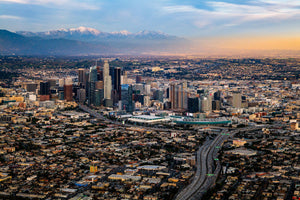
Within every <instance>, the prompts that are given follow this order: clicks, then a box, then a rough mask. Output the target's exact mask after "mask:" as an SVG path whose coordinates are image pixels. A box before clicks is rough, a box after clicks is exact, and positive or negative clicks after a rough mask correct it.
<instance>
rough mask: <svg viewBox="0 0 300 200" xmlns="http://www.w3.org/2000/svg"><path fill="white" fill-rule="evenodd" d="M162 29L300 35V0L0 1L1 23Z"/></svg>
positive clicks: (189, 33) (191, 33)
mask: <svg viewBox="0 0 300 200" xmlns="http://www.w3.org/2000/svg"><path fill="white" fill-rule="evenodd" d="M79 26H86V27H91V28H95V29H98V30H100V31H105V32H112V31H121V30H128V31H130V32H138V31H141V30H153V31H162V32H165V33H168V34H170V35H177V36H181V37H192V38H198V37H199V38H201V37H227V36H237V37H240V36H243V37H245V36H249V35H251V36H253V35H254V36H268V35H272V36H280V37H281V36H282V37H286V36H289V37H299V35H300V0H240V1H237V0H216V1H213V0H84V1H79V0H0V28H1V29H8V30H10V31H19V30H27V31H46V30H54V29H59V28H76V27H79Z"/></svg>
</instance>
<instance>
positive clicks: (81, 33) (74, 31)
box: [16, 26, 178, 41]
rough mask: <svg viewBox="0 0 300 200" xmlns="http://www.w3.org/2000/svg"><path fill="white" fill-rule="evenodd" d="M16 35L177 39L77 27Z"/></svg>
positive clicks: (86, 38) (140, 33)
mask: <svg viewBox="0 0 300 200" xmlns="http://www.w3.org/2000/svg"><path fill="white" fill-rule="evenodd" d="M16 33H17V34H20V35H23V36H26V37H41V38H46V39H58V38H64V39H71V40H80V41H103V40H128V39H131V40H174V39H178V38H177V37H176V36H171V35H168V34H165V33H162V32H156V31H146V30H144V31H140V32H137V33H130V32H129V31H126V30H124V31H119V32H111V33H108V32H102V31H99V30H97V29H93V28H87V27H82V26H81V27H79V28H70V29H58V30H52V31H45V32H29V31H17V32H16Z"/></svg>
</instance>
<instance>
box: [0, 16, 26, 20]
mask: <svg viewBox="0 0 300 200" xmlns="http://www.w3.org/2000/svg"><path fill="white" fill-rule="evenodd" d="M0 19H15V20H21V19H22V18H21V17H19V16H13V15H0Z"/></svg>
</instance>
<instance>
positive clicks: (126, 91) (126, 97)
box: [121, 84, 134, 112]
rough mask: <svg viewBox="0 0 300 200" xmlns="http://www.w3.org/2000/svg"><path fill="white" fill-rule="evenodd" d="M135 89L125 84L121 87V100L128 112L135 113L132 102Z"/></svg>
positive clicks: (123, 107)
mask: <svg viewBox="0 0 300 200" xmlns="http://www.w3.org/2000/svg"><path fill="white" fill-rule="evenodd" d="M132 94H133V89H132V86H131V85H128V84H124V85H121V99H122V109H124V110H126V111H127V112H133V110H134V104H133V101H132Z"/></svg>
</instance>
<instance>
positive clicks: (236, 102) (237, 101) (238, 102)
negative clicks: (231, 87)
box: [232, 92, 242, 108]
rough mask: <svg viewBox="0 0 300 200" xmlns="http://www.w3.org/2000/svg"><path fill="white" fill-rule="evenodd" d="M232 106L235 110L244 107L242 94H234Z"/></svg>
mask: <svg viewBox="0 0 300 200" xmlns="http://www.w3.org/2000/svg"><path fill="white" fill-rule="evenodd" d="M232 106H233V107H235V108H241V107H242V95H241V93H240V92H233V100H232Z"/></svg>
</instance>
